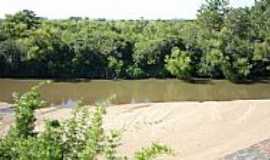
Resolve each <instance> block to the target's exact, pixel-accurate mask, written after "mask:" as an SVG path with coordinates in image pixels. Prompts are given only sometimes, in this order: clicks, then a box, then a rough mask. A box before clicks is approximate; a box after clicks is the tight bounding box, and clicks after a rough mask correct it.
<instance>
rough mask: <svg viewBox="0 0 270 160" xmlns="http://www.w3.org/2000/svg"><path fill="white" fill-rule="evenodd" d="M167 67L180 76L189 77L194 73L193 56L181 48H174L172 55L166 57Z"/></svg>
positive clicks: (173, 73)
mask: <svg viewBox="0 0 270 160" xmlns="http://www.w3.org/2000/svg"><path fill="white" fill-rule="evenodd" d="M165 62H166V65H165V67H166V69H167V70H168V71H169V72H170V73H171V74H172V75H174V76H176V77H178V78H183V79H188V78H190V77H191V74H192V65H191V57H190V55H189V54H188V52H185V51H181V50H180V49H179V48H173V49H172V55H171V56H167V58H166V59H165Z"/></svg>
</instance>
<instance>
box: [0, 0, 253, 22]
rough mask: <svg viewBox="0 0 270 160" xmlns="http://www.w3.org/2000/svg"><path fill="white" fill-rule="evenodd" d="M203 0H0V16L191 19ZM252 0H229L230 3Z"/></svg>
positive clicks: (242, 4)
mask: <svg viewBox="0 0 270 160" xmlns="http://www.w3.org/2000/svg"><path fill="white" fill-rule="evenodd" d="M203 2H204V0H0V18H4V16H5V14H14V13H16V12H17V11H19V10H23V9H29V10H32V11H34V12H35V13H36V14H37V15H38V16H40V17H46V18H50V19H62V18H68V17H71V16H75V17H77V16H78V17H89V18H106V19H138V18H141V17H144V18H145V19H175V18H178V19H193V18H195V17H196V13H197V10H198V9H199V8H200V6H201V4H202V3H203ZM253 3H254V0H231V5H232V6H234V7H239V6H240V7H244V6H251V5H252V4H253Z"/></svg>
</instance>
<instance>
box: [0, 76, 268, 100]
mask: <svg viewBox="0 0 270 160" xmlns="http://www.w3.org/2000/svg"><path fill="white" fill-rule="evenodd" d="M39 82H40V80H17V79H0V101H2V102H8V103H12V94H13V93H14V92H18V93H22V92H25V91H27V90H28V89H29V88H30V87H31V86H33V85H35V84H37V83H39ZM41 95H42V97H43V98H44V99H45V100H46V101H48V102H50V103H51V104H53V105H58V104H65V105H72V103H73V102H74V101H77V100H83V102H84V103H86V104H93V103H95V102H97V101H102V100H104V99H106V98H109V97H114V98H113V100H112V101H111V102H112V103H113V104H125V103H141V102H168V101H228V100H239V99H241V100H243V99H269V98H270V82H268V81H266V82H263V83H262V82H260V83H252V84H234V83H231V82H228V81H225V80H212V81H203V83H188V82H184V81H181V80H176V79H167V80H157V79H147V80H117V81H112V80H89V81H54V82H52V83H51V84H48V85H45V86H44V87H42V89H41Z"/></svg>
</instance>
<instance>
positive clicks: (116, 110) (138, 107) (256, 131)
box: [1, 100, 270, 160]
mask: <svg viewBox="0 0 270 160" xmlns="http://www.w3.org/2000/svg"><path fill="white" fill-rule="evenodd" d="M2 106H3V105H2ZM269 106H270V100H243V101H227V102H225V101H224V102H214V101H212V102H204V103H199V102H171V103H142V104H127V105H117V106H111V107H108V108H107V115H106V116H105V117H104V128H105V129H112V128H115V129H121V130H124V132H123V138H122V146H121V147H120V151H121V152H122V153H125V154H128V155H131V154H132V153H133V152H134V151H135V150H137V149H139V148H140V147H142V146H146V145H148V144H150V143H151V142H159V143H164V144H167V145H169V146H171V147H172V148H174V149H175V151H176V155H175V157H173V158H170V159H172V160H181V159H184V160H201V159H207V160H215V159H219V158H221V157H224V156H225V155H227V154H230V153H233V152H235V151H237V150H239V149H242V148H246V147H248V146H250V145H252V144H255V143H257V142H260V141H263V140H265V139H268V138H270V125H269V124H270V108H269ZM71 110H72V109H71V108H54V107H51V108H44V109H40V110H38V111H37V112H36V114H37V118H38V120H37V124H38V129H41V128H42V126H43V122H44V120H45V119H60V120H63V119H66V118H68V117H69V115H70V113H71ZM12 121H13V118H12V115H11V116H5V117H3V118H2V120H1V122H2V127H1V130H2V131H3V130H4V129H7V127H8V126H9V125H10V124H11V122H12Z"/></svg>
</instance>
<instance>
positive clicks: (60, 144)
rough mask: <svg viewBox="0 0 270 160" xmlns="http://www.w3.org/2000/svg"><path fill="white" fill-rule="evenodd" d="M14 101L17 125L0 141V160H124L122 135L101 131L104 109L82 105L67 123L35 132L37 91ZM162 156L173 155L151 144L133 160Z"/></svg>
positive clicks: (50, 124)
mask: <svg viewBox="0 0 270 160" xmlns="http://www.w3.org/2000/svg"><path fill="white" fill-rule="evenodd" d="M40 86H41V85H38V86H35V87H33V88H32V89H31V90H30V91H29V92H26V93H24V94H23V95H21V96H17V97H16V98H15V102H16V103H15V107H16V121H15V125H14V126H13V127H12V128H11V129H10V131H9V132H8V134H7V135H6V136H4V137H2V138H1V139H0V159H1V160H36V159H39V160H96V159H99V158H103V159H107V160H127V159H128V158H127V157H126V156H122V155H120V154H119V153H118V152H117V147H118V146H119V145H120V138H121V137H120V135H121V133H120V132H119V131H116V130H112V131H110V132H109V133H105V132H104V129H103V128H102V123H103V122H102V121H103V116H104V114H105V113H106V110H105V108H104V107H103V105H100V104H98V105H97V106H96V107H95V108H93V109H89V108H87V107H86V106H82V105H81V103H79V104H78V106H77V107H76V108H75V109H74V111H73V113H72V117H71V118H70V119H68V120H66V121H63V122H59V121H57V120H53V121H47V122H46V126H45V129H44V131H41V132H36V133H35V132H34V129H35V126H34V123H35V117H34V110H35V109H37V108H40V107H43V106H44V104H45V103H44V101H43V100H41V98H40V94H39V93H38V91H37V90H38V88H39V87H40ZM161 154H172V150H171V149H169V148H168V147H167V146H164V145H160V144H153V145H152V146H150V147H149V148H145V149H142V150H141V151H139V152H136V153H135V156H134V158H133V159H134V160H152V159H154V158H156V157H158V156H159V155H161Z"/></svg>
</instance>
